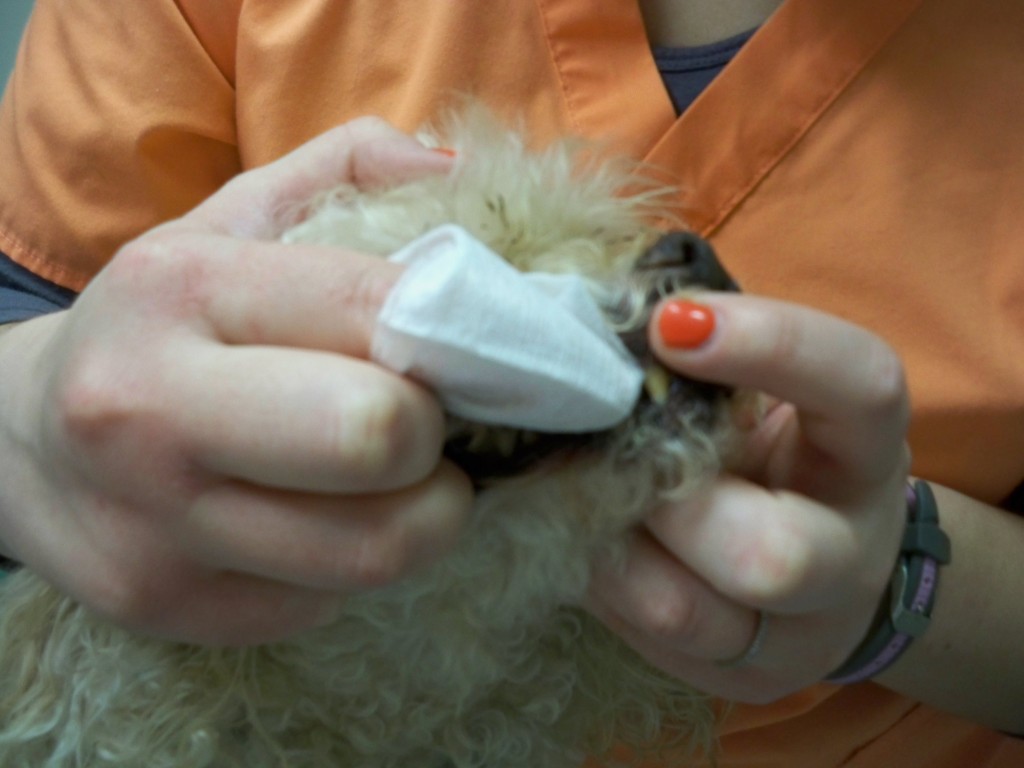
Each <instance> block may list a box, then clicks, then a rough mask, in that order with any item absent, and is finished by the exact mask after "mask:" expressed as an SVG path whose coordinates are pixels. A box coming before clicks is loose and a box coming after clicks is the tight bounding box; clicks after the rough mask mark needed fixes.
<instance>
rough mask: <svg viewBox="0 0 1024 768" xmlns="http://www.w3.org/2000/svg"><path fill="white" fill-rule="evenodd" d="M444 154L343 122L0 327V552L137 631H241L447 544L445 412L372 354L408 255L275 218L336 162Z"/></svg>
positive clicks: (455, 504)
mask: <svg viewBox="0 0 1024 768" xmlns="http://www.w3.org/2000/svg"><path fill="white" fill-rule="evenodd" d="M450 164H451V160H450V159H449V158H448V157H446V156H444V155H443V154H440V153H437V152H432V151H430V150H428V149H426V148H424V147H422V146H421V145H420V144H418V143H417V142H416V141H414V140H412V139H411V138H409V137H407V136H404V135H402V134H400V133H398V132H397V131H395V130H394V129H392V128H390V127H389V126H387V125H386V124H384V123H382V122H381V121H379V120H374V119H363V120H357V121H354V122H352V123H349V124H346V125H344V126H341V127H339V128H337V129H334V130H333V131H330V132H328V133H326V134H324V135H322V136H320V137H319V138H317V139H314V140H313V141H311V142H310V143H308V144H306V145H304V146H303V147H301V148H299V149H297V150H296V151H295V152H293V153H292V154H290V155H288V156H286V157H284V158H282V159H281V160H279V161H277V162H275V163H273V164H271V165H268V166H266V167H264V168H261V169H257V170H254V171H250V172H248V173H245V174H243V175H241V176H239V177H238V178H237V179H235V180H234V181H232V182H230V183H229V184H227V185H226V186H225V187H224V188H223V189H222V190H221V191H220V192H218V193H217V194H215V195H214V196H213V197H211V198H210V199H209V200H208V201H207V202H205V203H204V204H202V205H201V206H199V207H198V208H196V209H195V210H194V211H192V212H191V213H189V214H188V215H186V216H184V217H183V218H181V219H179V220H177V221H173V222H170V223H168V224H165V225H163V226H160V227H158V228H156V229H155V230H153V231H151V232H149V233H147V234H145V235H143V236H142V237H140V238H138V239H137V240H135V241H133V242H131V243H129V244H127V245H125V246H124V247H123V248H122V249H121V251H120V252H119V253H118V254H117V255H116V256H115V257H114V259H113V260H112V262H111V263H110V264H109V265H108V266H107V268H106V269H104V270H103V271H102V272H101V273H100V274H99V275H98V276H97V278H96V279H95V280H94V281H93V282H92V283H91V284H90V285H89V286H88V288H87V289H86V290H85V291H84V292H83V293H82V295H81V296H80V297H79V299H78V301H77V302H76V303H75V304H74V306H73V307H72V308H71V309H70V310H68V311H67V312H61V313H58V314H55V315H51V316H48V317H44V318H39V319H37V320H33V321H29V322H26V323H23V324H22V325H20V326H17V327H15V328H13V329H11V330H10V331H9V332H7V333H5V334H3V336H2V337H0V358H2V362H0V369H2V370H3V371H4V374H3V376H2V377H0V379H2V380H0V456H2V457H3V460H2V462H0V467H2V473H3V478H2V484H0V485H2V487H0V540H2V541H3V542H4V548H5V549H6V550H7V551H6V554H8V555H9V556H11V557H15V558H17V559H19V560H21V561H23V562H25V563H26V564H28V565H29V566H30V567H31V568H32V569H34V570H35V571H37V572H38V573H40V574H41V575H43V576H44V577H45V578H46V579H48V580H49V581H51V582H52V583H54V584H55V585H56V586H57V587H58V588H59V589H61V590H62V591H64V592H66V593H68V594H70V595H72V596H73V597H74V598H76V599H78V600H80V601H81V602H83V603H84V604H86V605H88V606H90V607H91V608H92V609H94V610H96V611H98V612H99V613H100V614H101V615H104V616H106V617H108V618H109V619H111V620H113V621H115V622H117V623H120V624H122V625H124V626H127V627H128V628H130V629H133V630H136V631H140V632H143V633H147V634H154V635H158V636H162V637H167V638H172V639H176V640H184V641H190V642H200V643H211V644H249V643H257V642H266V641H271V640H275V639H279V638H281V637H283V636H286V635H289V634H291V633H294V632H297V631H299V630H302V629H305V628H309V627H312V626H316V625H319V624H322V623H324V622H326V621H328V620H329V619H330V618H331V616H332V615H334V614H335V613H336V611H337V608H338V606H339V605H340V604H341V602H342V601H343V600H344V596H345V595H346V594H351V593H353V592H356V591H360V590H366V589H371V588H374V587H376V586H378V585H383V584H386V583H389V582H391V581H393V580H396V579H398V578H401V577H402V576H404V575H406V574H407V573H409V572H410V571H411V570H413V569H415V568H417V567H419V566H422V565H424V564H426V563H428V562H430V561H431V560H433V559H434V558H437V557H439V556H440V555H441V554H443V553H444V552H445V551H447V549H448V548H449V547H450V546H451V545H452V544H453V542H454V540H455V538H456V537H457V535H458V533H459V531H460V530H461V523H462V521H463V519H464V518H465V516H466V514H467V512H468V509H469V506H470V504H471V501H472V492H471V489H470V485H469V483H468V481H467V479H466V478H465V476H464V475H462V473H461V472H459V471H458V470H457V469H455V468H454V467H453V466H452V465H450V464H449V463H447V462H445V461H443V460H442V459H441V448H442V442H443V437H444V429H443V417H442V413H441V410H440V408H439V406H438V405H437V403H436V402H435V400H434V399H433V398H432V397H431V395H430V394H429V393H427V392H426V391H424V390H423V389H422V388H421V387H419V386H417V385H416V384H414V383H412V382H410V381H408V380H405V379H403V378H401V377H399V376H396V375H394V374H391V373H389V372H387V371H385V370H382V369H380V368H379V367H377V366H375V365H373V364H371V363H369V362H367V353H368V346H369V343H370V337H371V334H372V332H373V328H374V322H375V318H376V315H377V312H378V308H379V306H380V304H381V302H382V300H383V298H384V297H385V295H386V294H387V292H388V290H389V289H390V287H391V285H392V284H393V283H394V281H395V279H396V278H397V275H398V274H399V272H400V268H399V267H396V266H394V265H391V264H389V263H387V262H385V261H383V260H381V259H378V258H375V257H369V256H365V255H362V254H358V253H351V252H341V251H339V250H338V249H331V248H321V247H315V246H308V245H282V244H280V243H278V242H276V241H275V236H276V235H277V230H278V227H279V219H280V216H281V213H282V211H287V210H289V209H291V208H294V207H296V206H298V205H301V204H302V203H303V202H305V201H307V200H308V199H309V198H310V197H311V196H312V195H313V194H314V193H315V192H317V191H319V190H322V189H324V188H327V187H330V186H333V185H334V184H336V183H338V182H349V183H353V184H355V185H357V186H364V185H376V184H381V183H384V182H386V181H388V180H393V179H398V178H407V177H411V176H415V175H420V174H425V173H444V172H446V171H448V170H449V168H450Z"/></svg>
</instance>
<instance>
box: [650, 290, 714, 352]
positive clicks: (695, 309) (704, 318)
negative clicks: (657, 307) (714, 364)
mask: <svg viewBox="0 0 1024 768" xmlns="http://www.w3.org/2000/svg"><path fill="white" fill-rule="evenodd" d="M714 330H715V313H714V312H712V311H711V309H710V307H706V306H704V305H703V304H697V303H696V302H693V301H688V300H686V299H675V300H673V301H669V302H667V303H666V304H665V305H664V306H663V307H662V309H661V314H660V315H659V316H658V334H659V335H660V336H661V340H662V341H664V342H665V344H666V345H667V346H669V347H674V348H676V349H696V348H697V347H699V346H701V345H702V344H703V343H704V342H706V341H707V340H708V339H709V338H710V337H711V334H712V333H713V332H714Z"/></svg>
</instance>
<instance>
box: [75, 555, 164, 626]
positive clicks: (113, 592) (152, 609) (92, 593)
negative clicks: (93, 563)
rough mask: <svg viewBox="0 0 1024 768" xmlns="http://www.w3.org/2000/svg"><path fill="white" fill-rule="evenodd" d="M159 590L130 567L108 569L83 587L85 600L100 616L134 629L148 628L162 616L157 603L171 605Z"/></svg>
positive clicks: (145, 577)
mask: <svg viewBox="0 0 1024 768" xmlns="http://www.w3.org/2000/svg"><path fill="white" fill-rule="evenodd" d="M160 592H161V589H160V588H159V586H155V585H154V584H153V581H152V580H151V579H149V578H147V575H146V574H145V573H139V572H136V571H135V570H134V569H126V568H117V567H111V568H108V569H107V570H106V571H105V572H104V573H103V574H102V576H101V577H99V578H93V579H92V580H91V581H90V583H89V584H88V587H87V595H88V596H87V598H86V602H87V604H88V605H89V607H90V608H91V609H92V610H93V611H95V612H96V613H97V614H99V615H100V616H102V617H104V618H105V619H107V620H109V621H111V622H113V623H114V624H117V625H119V626H123V627H127V628H130V629H135V630H143V631H144V630H150V629H152V628H154V627H155V626H156V625H158V624H160V623H161V621H163V620H164V619H165V618H166V616H165V615H164V613H165V612H164V611H162V610H160V609H158V608H157V606H161V605H162V606H166V605H174V604H175V602H174V601H173V600H167V599H164V598H163V596H162V595H161V594H160Z"/></svg>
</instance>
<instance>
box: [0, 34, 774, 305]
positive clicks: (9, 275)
mask: <svg viewBox="0 0 1024 768" xmlns="http://www.w3.org/2000/svg"><path fill="white" fill-rule="evenodd" d="M753 33H754V30H750V31H749V32H744V33H742V34H740V35H736V36H735V37H730V38H728V39H727V40H722V41H719V42H717V43H711V44H710V45H701V46H694V47H687V48H655V49H654V51H653V53H654V60H655V62H656V63H657V65H658V71H659V72H661V77H662V80H664V82H665V88H666V89H667V90H668V93H669V96H670V98H671V99H672V104H673V105H674V106H675V109H676V113H677V114H682V112H683V111H684V110H685V109H686V108H687V107H689V106H690V104H692V103H693V101H694V100H695V99H696V98H697V97H698V96H699V95H700V94H701V93H702V92H703V91H704V89H705V88H706V87H707V86H708V83H710V82H711V81H712V80H713V79H714V78H715V76H716V75H717V74H718V73H719V72H721V71H722V69H724V68H725V65H726V64H728V63H729V61H730V60H731V59H732V57H733V56H735V55H736V52H737V51H738V50H739V49H740V48H741V47H742V46H743V44H744V43H745V42H746V41H747V40H748V39H750V36H751V35H753ZM75 296H76V294H75V293H74V291H70V290H68V289H67V288H62V287H61V286H59V285H56V284H55V283H51V282H50V281H49V280H44V279H43V278H41V277H39V276H38V275H36V274H34V273H32V272H30V271H29V270H27V269H25V268H24V267H21V266H19V265H18V264H16V263H14V262H13V261H12V260H11V259H10V258H8V257H7V255H6V254H4V253H0V325H2V324H4V323H13V322H18V321H21V320H28V319H30V318H33V317H37V316H39V315H45V314H47V313H49V312H56V311H58V310H61V309H66V308H67V307H69V306H71V303H72V302H73V301H74V300H75Z"/></svg>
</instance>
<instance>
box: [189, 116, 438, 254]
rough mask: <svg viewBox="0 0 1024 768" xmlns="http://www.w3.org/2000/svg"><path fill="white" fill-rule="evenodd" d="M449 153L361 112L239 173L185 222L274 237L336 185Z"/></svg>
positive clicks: (392, 177) (424, 166) (384, 178)
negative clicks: (316, 197)
mask: <svg viewBox="0 0 1024 768" xmlns="http://www.w3.org/2000/svg"><path fill="white" fill-rule="evenodd" d="M451 167H452V159H451V158H450V157H448V156H447V155H444V154H440V153H438V152H434V151H432V150H430V149H428V148H427V147H425V146H423V145H422V144H421V143H420V142H418V141H416V140H415V139H414V138H412V137H411V136H408V135H407V134H404V133H402V132H401V131H399V130H398V129H397V128H395V127H393V126H392V125H390V124H389V123H387V122H385V121H384V120H382V119H380V118H375V117H364V118H359V119H357V120H353V121H351V122H348V123H345V124H343V125H339V126H337V127H335V128H332V129H331V130H329V131H326V132H325V133H322V134H320V135H319V136H316V137H315V138H313V139H311V140H310V141H308V142H306V143H305V144H303V145H301V146H300V147H298V148H297V149H295V150H293V151H292V152H290V153H289V154H287V155H284V156H283V157H281V158H279V159H277V160H275V161H274V162H272V163H269V164H268V165H265V166H262V167H260V168H256V169H254V170H251V171H248V172H246V173H243V174H242V175H240V176H237V177H236V178H235V179H233V180H232V181H230V182H228V183H227V184H226V185H225V186H224V187H223V188H222V189H221V190H220V191H218V192H217V193H216V194H214V195H213V196H212V197H210V198H209V199H208V200H207V201H206V202H204V203H202V204H201V205H199V206H198V207H197V208H195V209H194V210H193V211H192V212H191V213H189V214H187V215H186V216H185V217H184V218H183V219H181V223H182V224H183V225H188V226H192V227H196V228H198V229H200V230H204V231H207V232H215V233H219V234H225V235H230V236H234V237H243V238H258V239H269V238H276V237H277V236H278V235H279V234H280V231H281V225H282V220H283V219H284V218H285V217H286V216H287V215H288V214H289V213H293V212H294V211H295V210H296V209H297V208H299V207H300V206H303V205H305V204H306V203H308V202H309V201H310V200H311V199H312V198H313V197H314V195H316V194H317V193H318V192H323V191H324V190H327V189H330V188H332V187H335V186H337V185H338V184H353V185H355V186H356V187H359V188H372V187H376V186H381V185H384V184H388V183H395V182H396V181H401V180H407V179H412V178H416V177H418V176H423V175H426V174H431V173H445V172H447V171H448V170H450V169H451Z"/></svg>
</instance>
